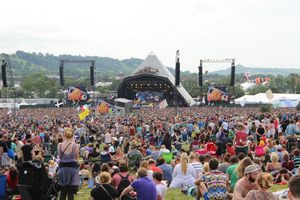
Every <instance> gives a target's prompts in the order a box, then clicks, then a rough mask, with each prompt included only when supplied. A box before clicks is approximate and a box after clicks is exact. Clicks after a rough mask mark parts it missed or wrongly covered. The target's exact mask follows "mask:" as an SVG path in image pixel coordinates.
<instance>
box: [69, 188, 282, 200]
mask: <svg viewBox="0 0 300 200" xmlns="http://www.w3.org/2000/svg"><path fill="white" fill-rule="evenodd" d="M286 188H287V186H286V185H273V187H272V188H271V192H276V191H279V190H283V189H286ZM90 192H91V190H90V189H87V188H86V187H83V188H82V189H81V190H80V191H79V192H78V193H77V195H76V196H75V200H90V199H91V198H90ZM193 199H194V198H193V197H189V196H186V195H184V194H182V193H181V192H180V190H179V189H168V191H167V195H166V200H193Z"/></svg>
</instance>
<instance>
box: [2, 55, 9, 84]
mask: <svg viewBox="0 0 300 200" xmlns="http://www.w3.org/2000/svg"><path fill="white" fill-rule="evenodd" d="M1 71H2V83H3V87H8V85H7V76H6V62H5V61H4V60H2V63H1Z"/></svg>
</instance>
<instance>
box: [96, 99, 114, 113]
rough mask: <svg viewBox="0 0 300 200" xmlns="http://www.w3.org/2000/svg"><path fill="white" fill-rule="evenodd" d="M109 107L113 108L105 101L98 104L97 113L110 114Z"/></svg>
mask: <svg viewBox="0 0 300 200" xmlns="http://www.w3.org/2000/svg"><path fill="white" fill-rule="evenodd" d="M109 107H111V106H110V104H108V103H106V102H105V101H100V102H99V103H98V108H97V111H98V112H99V113H108V112H109Z"/></svg>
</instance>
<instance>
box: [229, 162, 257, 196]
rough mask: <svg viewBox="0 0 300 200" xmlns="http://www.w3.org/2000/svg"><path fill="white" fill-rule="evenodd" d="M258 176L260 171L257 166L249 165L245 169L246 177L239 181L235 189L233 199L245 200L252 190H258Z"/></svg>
mask: <svg viewBox="0 0 300 200" xmlns="http://www.w3.org/2000/svg"><path fill="white" fill-rule="evenodd" d="M257 176H258V169H257V167H256V166H255V165H249V166H247V167H246V168H245V172H244V177H243V178H241V179H240V180H238V182H237V183H236V185H235V187H234V191H233V199H234V200H244V198H245V197H246V196H247V194H248V192H249V191H250V190H256V189H257V185H256V184H255V181H256V179H257Z"/></svg>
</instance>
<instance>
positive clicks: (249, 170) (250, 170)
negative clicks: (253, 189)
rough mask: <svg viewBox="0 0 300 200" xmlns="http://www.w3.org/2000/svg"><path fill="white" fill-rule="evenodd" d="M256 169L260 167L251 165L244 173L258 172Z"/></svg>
mask: <svg viewBox="0 0 300 200" xmlns="http://www.w3.org/2000/svg"><path fill="white" fill-rule="evenodd" d="M256 171H258V168H257V167H256V166H255V165H249V166H247V167H246V168H245V172H244V175H246V174H251V173H253V172H256Z"/></svg>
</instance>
